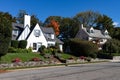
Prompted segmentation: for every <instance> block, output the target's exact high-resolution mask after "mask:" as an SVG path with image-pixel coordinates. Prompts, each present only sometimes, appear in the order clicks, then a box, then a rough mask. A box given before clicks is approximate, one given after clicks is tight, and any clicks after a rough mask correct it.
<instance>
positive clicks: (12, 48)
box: [8, 47, 17, 53]
mask: <svg viewBox="0 0 120 80" xmlns="http://www.w3.org/2000/svg"><path fill="white" fill-rule="evenodd" d="M16 52H17V49H16V48H14V47H9V49H8V53H16Z"/></svg>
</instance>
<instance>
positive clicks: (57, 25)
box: [47, 20, 60, 36]
mask: <svg viewBox="0 0 120 80" xmlns="http://www.w3.org/2000/svg"><path fill="white" fill-rule="evenodd" d="M47 27H53V29H54V31H55V34H56V36H58V35H59V32H60V30H59V23H58V22H57V21H55V20H51V21H50V24H48V25H47Z"/></svg>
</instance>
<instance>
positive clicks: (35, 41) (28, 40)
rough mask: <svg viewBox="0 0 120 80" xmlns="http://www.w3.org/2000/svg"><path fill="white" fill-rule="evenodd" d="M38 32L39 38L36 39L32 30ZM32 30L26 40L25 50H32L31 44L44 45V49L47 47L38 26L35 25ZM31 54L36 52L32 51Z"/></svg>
mask: <svg viewBox="0 0 120 80" xmlns="http://www.w3.org/2000/svg"><path fill="white" fill-rule="evenodd" d="M36 29H38V30H40V36H39V37H36V36H35V35H34V30H36ZM34 30H33V31H32V32H31V35H30V36H29V38H28V39H27V42H28V43H27V48H29V47H32V48H33V43H42V45H44V46H45V47H47V41H46V39H45V37H44V35H43V32H42V30H41V29H40V27H39V25H38V24H37V25H36V26H35V28H34ZM33 52H37V50H33Z"/></svg>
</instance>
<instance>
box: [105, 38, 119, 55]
mask: <svg viewBox="0 0 120 80" xmlns="http://www.w3.org/2000/svg"><path fill="white" fill-rule="evenodd" d="M103 51H104V52H106V53H110V54H112V53H120V41H119V40H116V39H111V40H109V41H107V42H106V43H105V44H104V45H103Z"/></svg>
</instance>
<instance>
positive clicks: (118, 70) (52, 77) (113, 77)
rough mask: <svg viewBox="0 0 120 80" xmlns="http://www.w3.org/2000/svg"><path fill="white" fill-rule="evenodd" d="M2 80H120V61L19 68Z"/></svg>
mask: <svg viewBox="0 0 120 80" xmlns="http://www.w3.org/2000/svg"><path fill="white" fill-rule="evenodd" d="M0 80H120V63H119V62H116V63H115V62H114V63H113V62H104V63H91V64H78V65H69V66H59V67H47V68H36V69H26V70H17V71H12V72H8V73H3V74H0Z"/></svg>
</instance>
